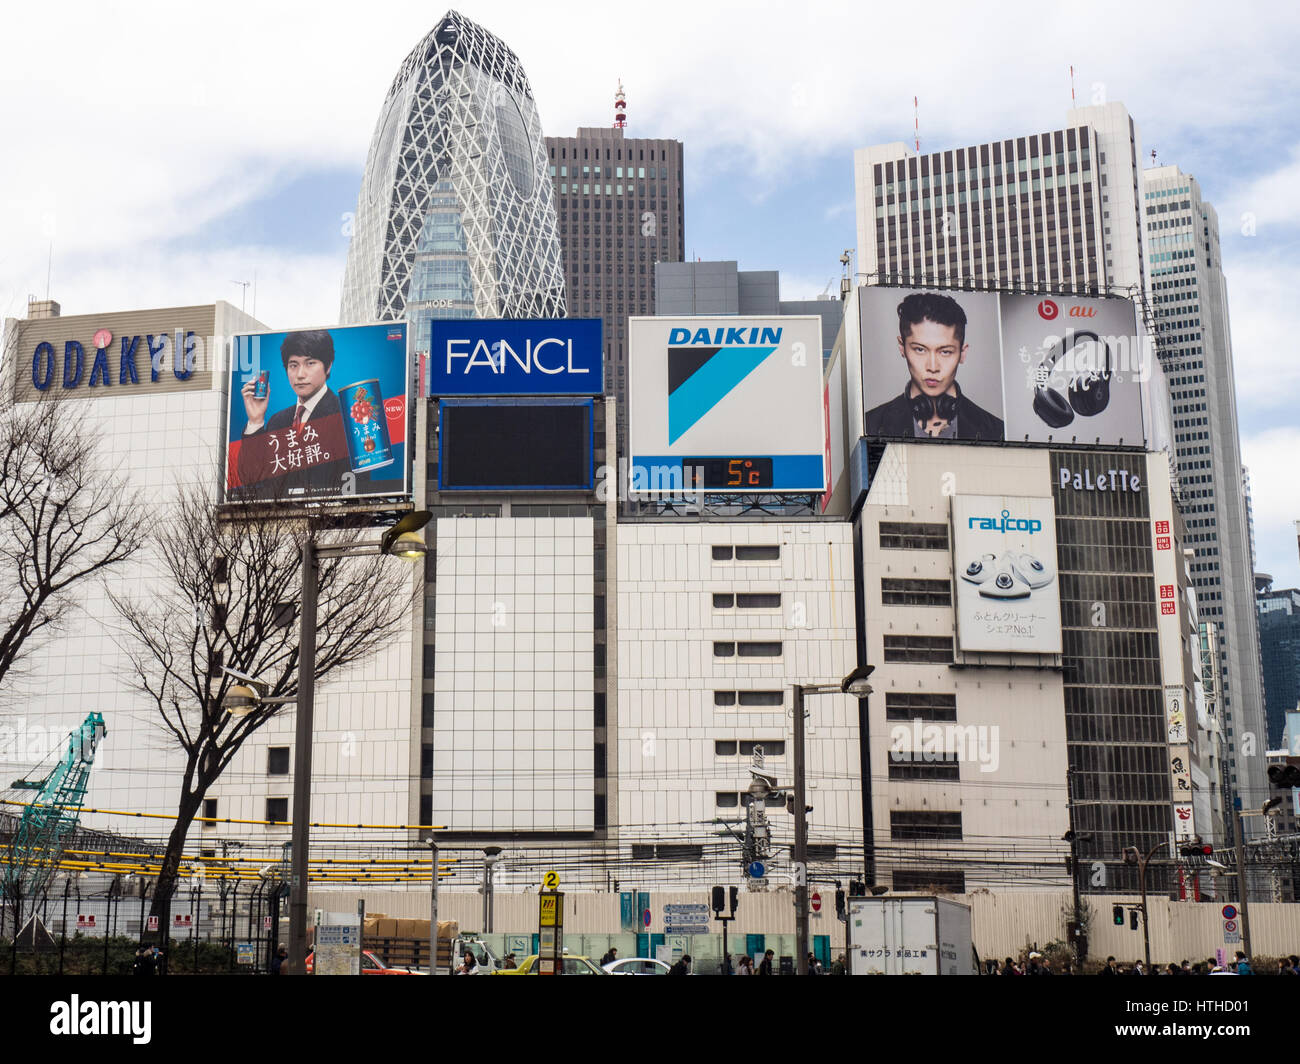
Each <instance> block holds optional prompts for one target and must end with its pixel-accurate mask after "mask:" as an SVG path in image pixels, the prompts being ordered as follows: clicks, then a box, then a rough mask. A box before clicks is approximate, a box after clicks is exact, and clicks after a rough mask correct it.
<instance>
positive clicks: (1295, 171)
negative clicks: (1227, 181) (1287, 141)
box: [1219, 144, 1300, 236]
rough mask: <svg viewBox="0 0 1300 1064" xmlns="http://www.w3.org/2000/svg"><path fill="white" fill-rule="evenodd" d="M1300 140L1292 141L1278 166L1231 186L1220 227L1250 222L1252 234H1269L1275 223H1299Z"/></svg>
mask: <svg viewBox="0 0 1300 1064" xmlns="http://www.w3.org/2000/svg"><path fill="white" fill-rule="evenodd" d="M1297 188H1300V144H1297V145H1294V146H1293V147H1292V148H1291V150H1290V155H1289V156H1288V157H1287V158H1286V159H1285V161H1284V162H1283V163H1282V165H1281V166H1279V167H1277V169H1275V170H1270V171H1269V172H1267V173H1263V174H1258V175H1255V176H1254V177H1252V178H1251V179H1250V180H1249V181H1247V182H1246V183H1245V184H1244V185H1239V186H1238V187H1236V188H1234V189H1232V190H1231V191H1230V192H1229V195H1228V198H1227V199H1226V200H1225V209H1224V212H1223V215H1222V216H1221V217H1220V219H1219V221H1220V226H1221V228H1228V229H1230V230H1231V229H1236V228H1237V227H1238V226H1242V225H1245V224H1246V221H1247V219H1249V220H1250V221H1251V223H1252V228H1253V229H1254V230H1255V234H1254V235H1258V236H1267V235H1272V234H1271V233H1270V229H1271V228H1272V227H1274V226H1288V227H1289V226H1294V225H1296V224H1298V223H1300V197H1297V196H1296V189H1297Z"/></svg>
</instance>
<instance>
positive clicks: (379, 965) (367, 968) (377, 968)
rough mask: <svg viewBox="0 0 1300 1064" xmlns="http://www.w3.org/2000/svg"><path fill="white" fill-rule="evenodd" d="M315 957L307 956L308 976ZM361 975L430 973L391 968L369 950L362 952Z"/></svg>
mask: <svg viewBox="0 0 1300 1064" xmlns="http://www.w3.org/2000/svg"><path fill="white" fill-rule="evenodd" d="M315 957H316V954H315V953H314V952H313V953H309V954H307V974H308V975H311V974H313V972H312V962H313V961H314V960H315ZM361 974H362V975H427V974H428V973H427V972H422V971H420V970H419V969H412V968H390V967H389V966H388V965H387V964H385V963H384V961H383V960H382V959H381V958H380V957H378V956H377V955H376V954H374V953H371V952H370V950H368V949H367V950H362V951H361Z"/></svg>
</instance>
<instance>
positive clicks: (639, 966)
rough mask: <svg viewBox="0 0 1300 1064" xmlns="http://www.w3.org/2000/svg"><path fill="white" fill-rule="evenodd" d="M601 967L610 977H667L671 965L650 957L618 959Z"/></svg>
mask: <svg viewBox="0 0 1300 1064" xmlns="http://www.w3.org/2000/svg"><path fill="white" fill-rule="evenodd" d="M602 967H603V968H604V969H605V971H607V972H609V974H610V975H667V974H668V969H669V968H670V967H671V965H667V964H665V963H664V962H663V961H657V960H654V959H653V958H651V957H620V958H619V959H618V960H616V961H610V962H609V963H608V964H605V965H602Z"/></svg>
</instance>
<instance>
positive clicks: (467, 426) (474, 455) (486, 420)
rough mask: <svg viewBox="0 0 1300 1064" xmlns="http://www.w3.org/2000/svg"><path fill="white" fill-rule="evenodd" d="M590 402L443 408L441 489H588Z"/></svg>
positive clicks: (447, 404)
mask: <svg viewBox="0 0 1300 1064" xmlns="http://www.w3.org/2000/svg"><path fill="white" fill-rule="evenodd" d="M592 409H593V408H592V406H591V404H590V403H582V404H574V403H528V402H518V403H490V404H489V403H474V404H464V403H444V404H443V406H442V413H441V422H440V430H439V438H440V443H439V448H440V459H439V461H440V469H439V484H440V487H441V488H442V489H443V490H450V491H455V490H457V489H460V490H468V489H507V488H509V489H517V490H530V489H536V490H541V489H546V488H551V489H556V488H568V489H589V488H591V486H592V479H591V478H592V452H591V448H592V435H591V418H592Z"/></svg>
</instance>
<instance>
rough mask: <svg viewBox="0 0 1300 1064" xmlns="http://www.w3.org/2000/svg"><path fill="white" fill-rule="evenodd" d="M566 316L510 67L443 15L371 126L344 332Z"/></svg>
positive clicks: (532, 112) (549, 205) (531, 116)
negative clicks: (394, 324)
mask: <svg viewBox="0 0 1300 1064" xmlns="http://www.w3.org/2000/svg"><path fill="white" fill-rule="evenodd" d="M564 315H565V297H564V270H563V267H562V263H561V257H560V240H559V235H558V232H557V228H556V217H555V201H554V196H553V193H552V188H551V182H550V180H549V176H548V173H547V161H546V146H545V141H544V138H543V136H542V126H541V121H540V119H539V118H538V114H537V107H536V104H535V103H534V101H533V93H532V89H531V88H530V86H529V84H528V79H527V77H525V75H524V71H523V68H522V67H521V66H520V64H519V59H518V57H517V56H516V55H515V54H514V52H512V51H511V50H510V49H509V48H508V47H506V45H505V44H504V43H502V42H501V41H500V40H499V39H498V38H496V37H494V36H493V35H492V34H490V33H488V32H487V31H486V30H484V29H483V28H482V27H481V26H478V25H476V24H475V23H473V22H471V21H470V20H469V19H467V18H464V17H463V16H461V15H460V14H458V13H456V12H455V11H450V12H448V13H447V14H446V15H445V16H444V17H443V18H442V20H441V21H440V22H439V23H438V24H437V25H436V26H435V27H434V28H433V29H432V30H431V31H430V32H429V34H428V35H427V36H426V37H425V38H424V39H423V40H422V41H420V43H419V44H417V45H416V46H415V48H414V49H412V51H411V53H410V54H409V55H408V56H407V57H406V60H405V61H404V62H403V63H402V66H401V69H400V70H399V71H398V72H397V76H396V77H395V78H394V79H393V84H392V87H391V88H390V89H389V90H388V95H387V97H386V98H385V100H384V104H383V107H382V109H381V110H380V114H379V121H378V122H377V123H376V125H375V133H374V136H373V138H372V139H371V142H370V152H369V155H368V156H367V159H366V172H365V176H364V177H363V178H362V181H361V193H360V195H359V196H358V198H357V210H356V217H355V220H354V229H353V234H352V244H351V246H350V247H349V249H348V262H347V269H346V272H345V273H344V277H343V299H342V307H341V309H340V313H339V316H340V320H341V321H342V322H343V323H344V324H348V323H354V322H366V321H389V320H396V319H399V318H406V319H407V320H408V322H409V323H410V330H411V336H412V338H413V341H414V343H413V349H414V350H416V351H428V350H429V323H430V321H431V320H432V319H433V318H434V317H441V318H456V317H461V318H527V317H563V316H564Z"/></svg>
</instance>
